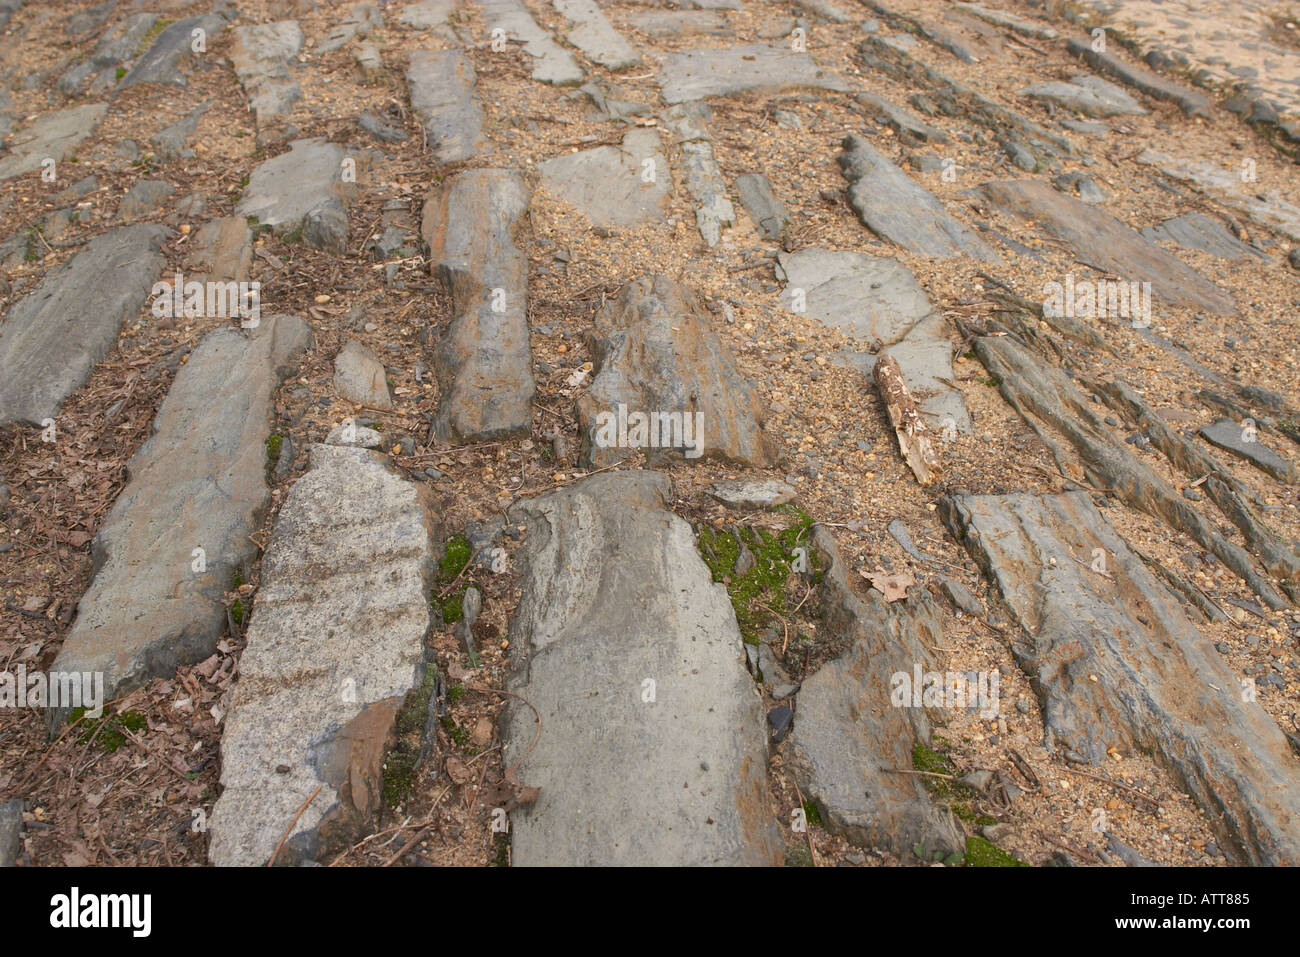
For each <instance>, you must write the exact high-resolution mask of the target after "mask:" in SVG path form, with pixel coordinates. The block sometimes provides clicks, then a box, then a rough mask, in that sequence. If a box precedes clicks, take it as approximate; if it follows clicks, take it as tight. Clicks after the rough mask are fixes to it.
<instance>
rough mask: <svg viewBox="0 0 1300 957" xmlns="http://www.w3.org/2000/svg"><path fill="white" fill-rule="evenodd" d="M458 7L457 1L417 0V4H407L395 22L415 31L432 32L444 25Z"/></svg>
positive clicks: (399, 12)
mask: <svg viewBox="0 0 1300 957" xmlns="http://www.w3.org/2000/svg"><path fill="white" fill-rule="evenodd" d="M458 5H459V4H458V3H457V0H419V2H418V3H408V4H406V6H404V7H402V9H401V10H400V11H398V14H397V22H398V23H404V24H406V25H407V26H408V27H414V28H415V29H416V30H432V29H433V28H434V27H437V26H441V25H442V24H444V23H446V22H447V19H448V18H449V17H450V16H451V13H452V11H453V10H455V9H456V7H457V6H458Z"/></svg>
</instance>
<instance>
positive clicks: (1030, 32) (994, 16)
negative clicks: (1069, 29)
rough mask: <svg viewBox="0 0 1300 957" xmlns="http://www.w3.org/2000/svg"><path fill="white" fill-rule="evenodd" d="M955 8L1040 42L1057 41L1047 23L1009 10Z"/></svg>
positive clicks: (969, 5)
mask: <svg viewBox="0 0 1300 957" xmlns="http://www.w3.org/2000/svg"><path fill="white" fill-rule="evenodd" d="M953 6H954V7H955V8H956V9H958V10H961V11H962V12H963V13H969V14H972V15H973V16H976V17H979V18H980V19H981V20H985V21H987V22H989V23H992V24H993V25H994V26H999V27H1006V28H1007V29H1008V30H1014V31H1015V32H1016V33H1020V34H1023V35H1025V36H1027V37H1035V38H1036V39H1039V40H1055V39H1056V37H1057V32H1056V31H1055V30H1053V29H1052V28H1051V27H1050V26H1048V25H1047V24H1046V23H1042V22H1040V21H1038V20H1030V19H1028V18H1026V17H1022V16H1020V15H1019V14H1017V13H1011V12H1010V11H1007V10H995V9H993V8H991V7H986V6H984V4H982V3H957V4H954V5H953Z"/></svg>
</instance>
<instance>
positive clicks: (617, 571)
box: [505, 472, 781, 867]
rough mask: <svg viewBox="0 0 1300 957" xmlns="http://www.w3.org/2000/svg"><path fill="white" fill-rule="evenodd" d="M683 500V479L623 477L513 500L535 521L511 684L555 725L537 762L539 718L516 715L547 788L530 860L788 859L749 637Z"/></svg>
mask: <svg viewBox="0 0 1300 957" xmlns="http://www.w3.org/2000/svg"><path fill="white" fill-rule="evenodd" d="M669 495H670V484H669V480H668V477H667V476H666V475H662V474H658V473H653V472H615V473H609V474H603V475H595V476H591V477H589V478H586V479H583V480H582V481H580V482H578V483H576V484H574V485H572V486H570V487H568V488H565V489H563V490H561V491H557V492H554V493H551V494H550V495H546V496H544V497H542V498H538V499H533V500H529V501H524V502H521V503H519V504H518V505H516V506H514V507H513V508H512V509H511V511H510V520H511V521H521V522H525V523H527V525H528V529H529V534H528V537H527V545H526V548H525V551H524V555H523V569H524V570H523V598H522V600H521V601H520V604H519V610H518V613H517V615H516V617H515V619H514V621H513V623H512V626H511V631H510V638H511V652H512V655H513V656H514V661H513V664H514V667H515V673H514V675H513V676H512V678H511V681H510V690H512V691H513V692H515V693H517V694H520V695H522V696H523V697H525V698H526V699H527V700H528V701H529V702H531V703H532V704H533V705H534V706H535V707H536V708H537V710H538V711H539V712H540V714H541V720H542V726H543V728H544V729H545V730H544V732H543V734H542V736H541V738H540V740H538V742H537V745H536V747H534V748H533V749H532V751H531V752H529V753H528V754H527V757H524V755H525V752H526V751H528V749H529V747H530V745H532V742H533V738H534V736H535V734H536V730H537V723H536V720H535V719H534V716H533V712H532V711H531V710H530V709H529V708H527V707H524V706H521V707H518V708H513V707H512V708H511V710H510V711H509V713H508V715H507V718H506V722H505V728H506V732H505V739H506V754H505V760H506V762H507V763H513V762H515V761H519V760H521V759H522V764H521V765H520V767H519V769H518V772H517V774H518V778H519V780H520V781H521V782H522V783H523V784H525V785H529V786H532V787H540V788H541V793H540V796H539V797H538V798H537V801H536V802H535V803H533V804H531V805H528V806H526V807H525V808H522V809H520V810H517V811H514V812H513V813H512V815H511V834H512V844H511V860H512V862H513V863H514V864H515V865H518V866H525V867H526V866H537V865H596V866H601V865H641V866H653V865H671V866H688V865H705V864H722V865H727V864H730V865H755V864H757V865H761V864H775V863H778V862H779V860H780V855H781V840H780V835H779V833H778V831H777V828H776V826H775V824H774V823H773V821H772V818H771V814H770V811H769V808H768V795H767V785H766V769H767V751H766V747H765V731H764V728H763V718H762V714H761V711H760V702H759V698H758V695H757V694H756V692H755V688H754V682H753V680H752V679H751V678H750V677H749V675H748V674H747V673H746V671H745V665H744V652H743V650H742V642H741V637H740V630H739V629H738V628H737V626H736V621H735V614H734V612H733V611H732V608H731V603H730V600H729V599H728V597H727V594H726V591H725V590H724V588H723V586H722V585H720V584H715V583H714V582H713V581H712V580H711V576H710V574H709V571H708V569H707V568H706V567H705V565H704V562H703V561H702V560H701V559H700V556H699V553H698V552H697V551H696V546H695V536H694V534H693V533H692V531H691V528H690V526H689V525H688V524H687V523H686V522H684V521H683V520H682V519H680V518H678V517H677V516H675V515H673V514H672V513H671V512H669V511H668V510H667V509H666V508H665V503H666V501H667V500H668V498H669ZM647 679H650V680H652V681H653V682H654V700H653V701H645V700H644V696H645V693H646V689H647V687H648V686H647V685H646V683H645V682H646V680H647ZM683 784H686V785H687V786H686V787H682V785H683Z"/></svg>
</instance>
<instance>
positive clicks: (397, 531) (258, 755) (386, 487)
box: [208, 445, 435, 866]
mask: <svg viewBox="0 0 1300 957" xmlns="http://www.w3.org/2000/svg"><path fill="white" fill-rule="evenodd" d="M434 533H435V526H434V521H433V519H432V516H431V513H430V510H429V509H428V507H427V505H426V504H425V502H424V501H423V500H422V498H421V494H420V488H419V486H417V485H416V484H415V483H413V482H409V481H407V480H405V479H403V478H400V477H398V476H397V475H396V474H394V473H393V472H392V471H391V470H390V469H389V468H388V466H387V462H386V459H385V457H384V456H382V455H378V454H376V453H374V452H369V451H367V450H365V449H358V448H346V447H340V446H334V445H314V446H312V447H311V469H310V470H309V471H308V472H307V474H306V475H304V476H303V477H302V478H301V479H299V480H298V481H297V482H296V483H294V485H293V487H292V488H291V489H290V491H289V496H288V498H287V500H286V501H285V503H284V507H283V508H282V509H281V510H280V513H279V514H278V515H277V516H276V520H275V528H274V530H273V531H272V534H271V543H270V545H269V547H268V548H267V550H266V556H265V558H264V559H263V560H262V571H261V587H260V588H259V589H258V592H257V599H256V603H255V604H254V606H253V613H252V618H251V623H250V625H249V629H248V636H247V638H248V644H247V646H246V647H245V649H244V653H243V654H242V655H241V656H240V659H239V678H238V680H237V681H236V682H235V684H234V690H233V696H232V700H231V704H230V714H229V715H228V716H227V717H226V726H225V732H224V734H223V736H222V740H221V784H222V787H223V790H222V792H221V797H220V798H218V799H217V803H216V806H215V807H214V808H213V810H212V816H211V818H210V819H209V822H208V827H209V845H208V856H209V857H210V859H211V860H212V863H213V864H217V865H220V866H260V865H263V864H265V863H266V862H267V860H268V859H269V858H270V857H271V854H272V853H273V852H274V851H275V848H276V845H277V844H278V843H279V841H280V838H281V836H282V835H283V834H284V832H285V830H286V829H287V828H289V826H290V824H291V823H293V822H294V815H295V814H296V813H297V811H298V809H299V808H300V807H302V806H303V805H304V803H306V802H307V799H308V798H309V797H311V795H312V793H313V792H314V791H315V790H316V788H318V787H320V788H321V791H320V793H319V794H318V795H317V796H316V798H315V800H313V801H311V803H310V804H308V805H307V808H306V810H305V811H303V812H302V815H301V817H299V818H298V820H297V822H296V823H293V830H292V831H291V832H290V837H289V839H288V841H286V843H285V847H284V850H283V851H282V852H281V855H280V857H279V858H277V861H276V862H277V863H285V864H293V863H301V862H302V861H305V860H318V859H319V858H320V857H322V856H324V855H327V854H331V853H333V852H335V851H336V850H340V849H342V848H344V847H346V846H348V845H350V844H351V843H352V842H353V841H355V840H356V839H357V838H358V837H360V835H361V834H362V833H364V832H365V830H366V829H367V828H368V827H370V826H373V825H372V822H373V819H374V817H375V815H376V813H377V812H378V811H379V809H380V807H381V806H382V803H383V797H382V780H383V758H384V751H385V745H386V743H387V742H388V740H389V738H390V736H391V735H392V734H393V733H394V732H393V726H394V722H395V720H396V717H397V712H398V710H399V708H400V707H401V704H402V699H403V696H404V695H405V694H406V693H407V692H408V691H410V690H411V689H412V688H415V687H417V686H418V685H419V683H420V681H421V679H422V676H423V673H424V639H425V636H426V635H427V634H428V632H429V630H430V627H431V626H432V615H431V613H430V606H429V598H428V596H429V590H430V588H431V587H432V584H433V572H434V548H433V541H432V539H433V536H434ZM286 766H287V767H288V771H287V772H282V771H281V770H280V769H281V768H283V767H286ZM322 863H323V862H322Z"/></svg>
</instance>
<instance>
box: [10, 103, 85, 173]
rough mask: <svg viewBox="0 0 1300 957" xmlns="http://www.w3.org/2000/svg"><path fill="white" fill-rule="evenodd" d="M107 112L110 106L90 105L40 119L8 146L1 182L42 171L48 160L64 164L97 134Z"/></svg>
mask: <svg viewBox="0 0 1300 957" xmlns="http://www.w3.org/2000/svg"><path fill="white" fill-rule="evenodd" d="M106 112H108V106H107V104H104V103H87V104H85V105H84V106H72V107H69V108H68V109H66V110H56V111H55V112H53V113H45V114H42V115H41V116H38V117H37V118H36V119H34V120H32V122H31V123H29V124H28V125H27V127H26V128H24V129H23V130H22V132H20V133H16V134H14V136H13V139H12V141H11V142H10V143H8V144H7V146H8V149H9V155H8V156H5V157H0V180H3V179H10V178H12V177H14V176H21V175H23V174H24V173H30V172H33V171H34V170H38V169H40V168H41V164H42V163H44V162H45V161H46V160H47V159H52V160H54V161H55V162H56V163H59V162H62V161H63V159H64V157H66V156H68V155H69V154H70V153H71V152H72V151H73V150H74V149H76V147H77V144H78V143H80V142H81V141H82V140H84V139H85V138H86V137H87V136H89V135H90V134H91V133H93V132H94V131H95V127H96V126H97V125H98V124H99V121H100V120H102V119H103V118H104V114H105V113H106ZM56 173H57V167H56Z"/></svg>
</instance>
